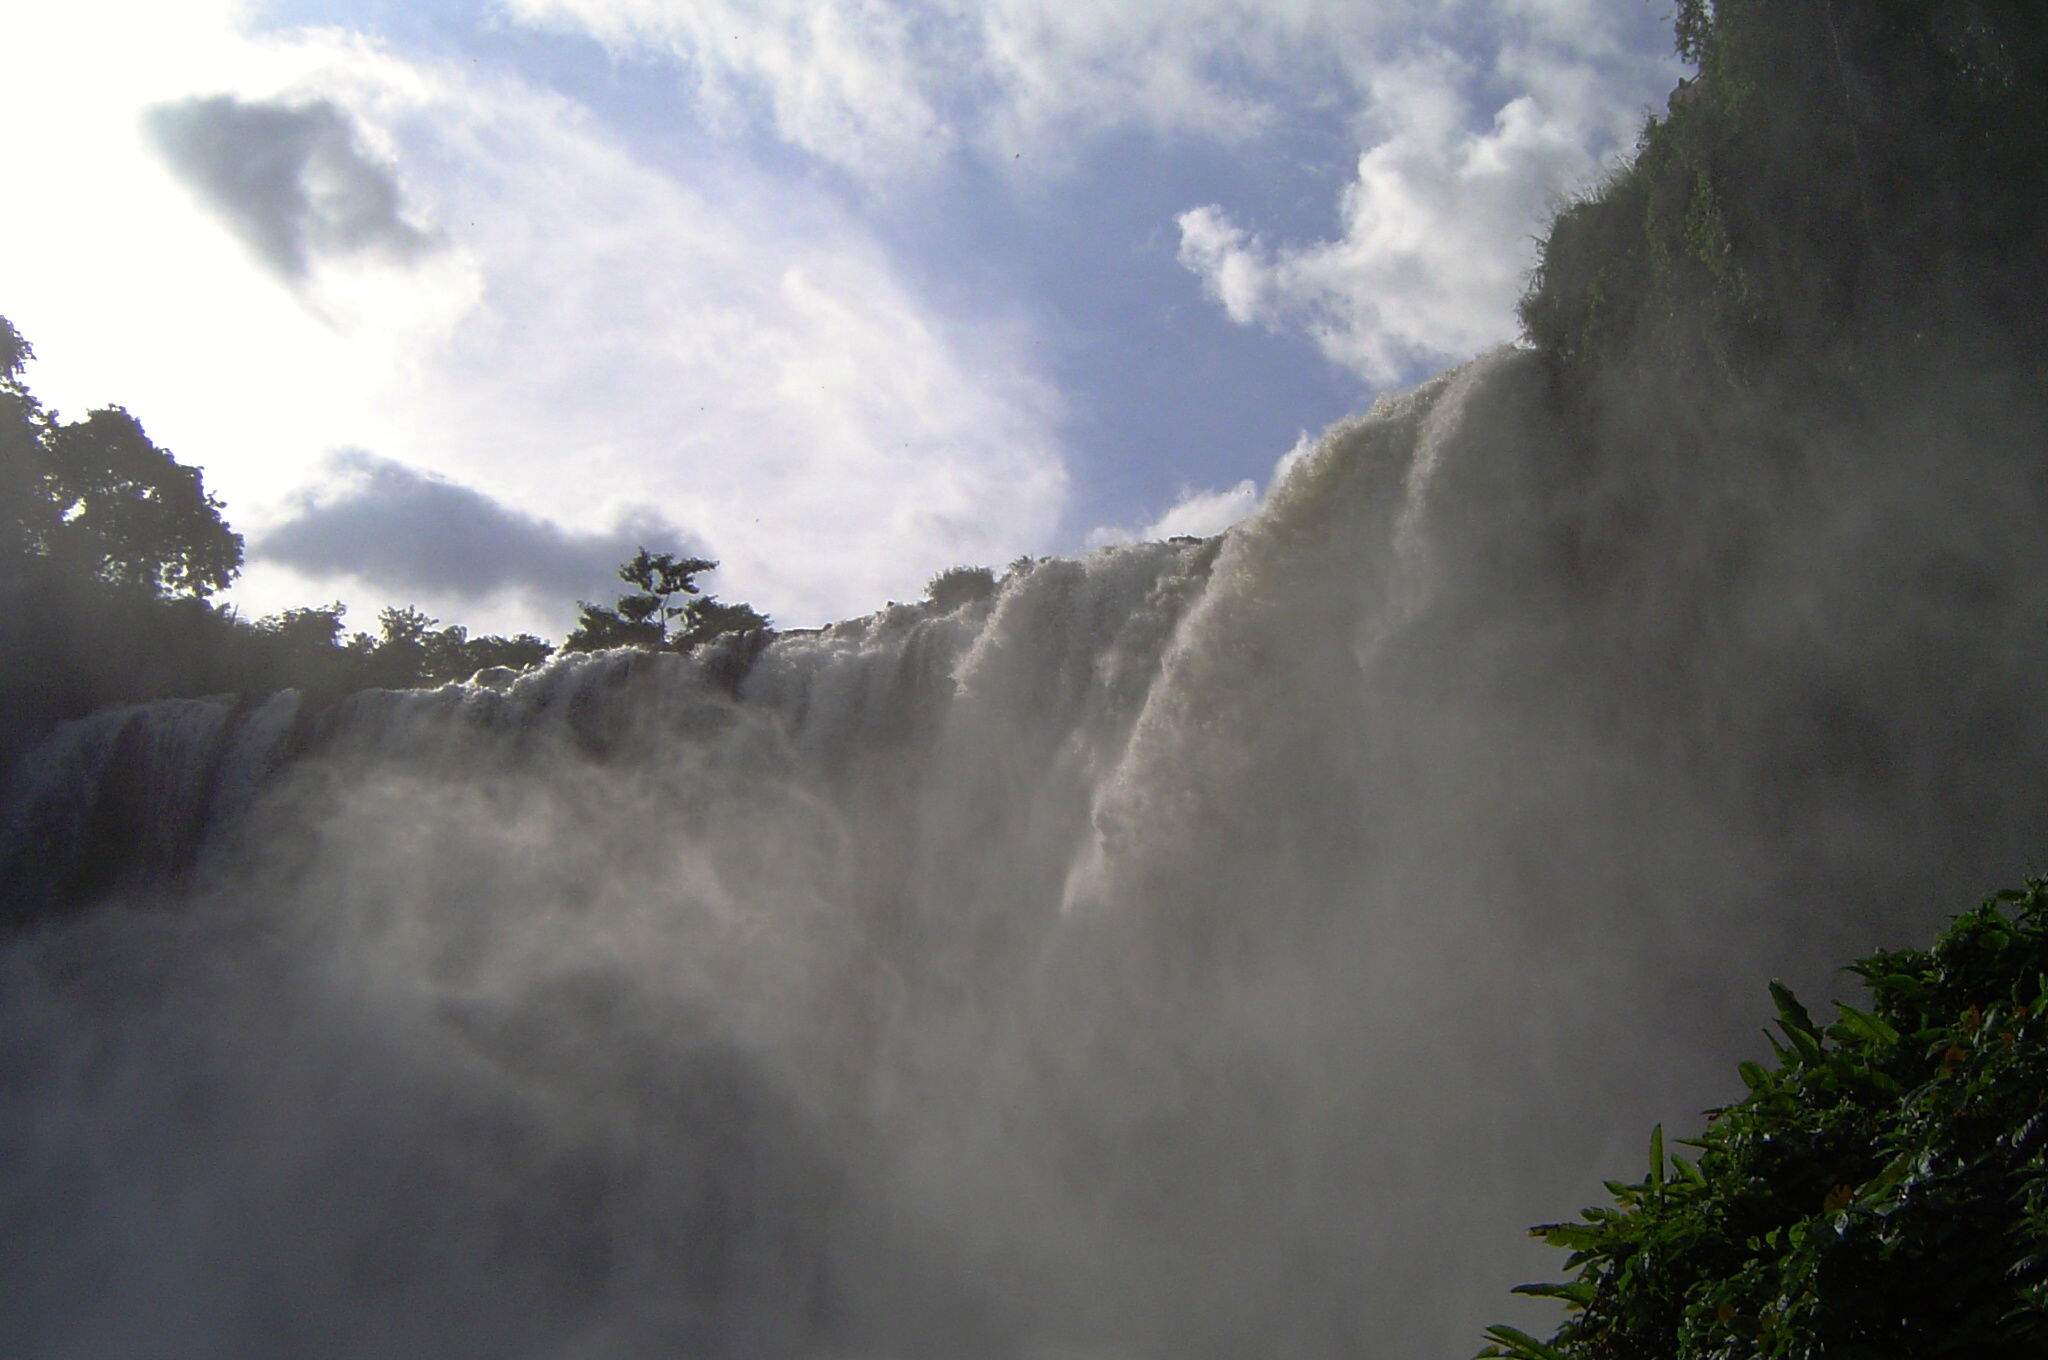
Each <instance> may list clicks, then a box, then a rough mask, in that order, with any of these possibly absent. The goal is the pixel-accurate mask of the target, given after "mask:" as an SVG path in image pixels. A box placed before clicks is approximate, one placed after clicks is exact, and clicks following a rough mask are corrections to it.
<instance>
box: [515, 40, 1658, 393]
mask: <svg viewBox="0 0 2048 1360" xmlns="http://www.w3.org/2000/svg"><path fill="white" fill-rule="evenodd" d="M504 3H505V4H506V5H507V7H508V9H509V10H510V11H511V13H512V14H513V15H514V16H515V17H516V18H518V19H520V20H522V21H524V22H527V23H534V24H548V25H554V26H567V27H573V28H578V29H581V30H582V31H585V32H588V33H590V34H593V35H595V36H596V37H598V38H599V39H601V40H603V41H605V42H607V43H610V44H612V45H614V46H615V47H619V48H626V49H631V50H634V51H636V52H641V53H647V52H654V53H660V54H665V55H666V56H668V57H670V58H672V59H673V60H675V61H676V62H677V63H678V65H679V66H680V67H681V68H682V69H684V70H686V71H688V72H689V73H690V75H691V77H692V79H693V81H694V83H695V88H697V89H698V91H699V92H700V94H701V95H702V96H703V97H704V100H705V102H706V107H708V108H711V109H712V110H714V111H716V112H718V113H720V114H722V115H724V116H726V117H730V118H737V119H741V120H745V119H747V118H749V117H750V116H759V117H760V119H761V120H762V121H763V122H764V123H765V125H766V126H768V127H771V128H772V129H773V131H774V132H775V133H776V134H777V135H778V136H780V137H781V138H783V139H784V140H785V141H787V142H788V143H789V144H791V145H793V146H796V147H798V148H801V149H802V150H804V151H806V152H808V153H810V154H812V155H814V156H817V157H819V158H821V159H822V160H824V161H827V162H830V163H832V164H834V165H837V166H840V167H842V168H844V169H846V170H849V171H851V172H853V173H854V174H855V175H856V176H858V177H859V179H860V180H861V182H862V183H864V184H867V185H870V186H873V185H884V184H887V183H889V182H890V181H891V180H892V179H893V178H894V177H897V176H901V175H903V174H905V173H907V172H912V171H917V170H920V169H929V168H930V167H932V166H933V165H935V164H937V163H938V162H939V161H941V160H942V159H943V158H945V157H946V156H949V155H954V154H968V155H978V156H980V157H982V158H984V159H985V160H987V161H989V162H991V163H993V164H995V165H997V166H999V167H1002V168H1003V169H1004V170H1005V171H1006V172H1012V173H1014V172H1016V171H1017V170H1018V169H1019V168H1020V167H1021V170H1022V172H1023V173H1033V172H1036V171H1042V170H1046V169H1048V168H1050V169H1052V170H1054V171H1057V170H1058V169H1059V168H1061V167H1064V166H1066V165H1068V164H1071V163H1072V162H1073V161H1075V160H1076V159H1077V158H1079V157H1081V156H1083V155H1085V154H1086V151H1087V148H1088V147H1089V146H1090V144H1091V141H1090V139H1091V138H1092V137H1093V136H1094V135H1095V134H1098V133H1101V132H1103V131H1106V130H1114V129H1133V128H1135V129H1142V130H1145V131H1149V132H1151V133H1154V134H1159V135H1164V136H1195V137H1202V138H1206V139H1209V140H1211V141H1212V142H1215V143H1218V144H1223V145H1231V144H1242V145H1249V144H1252V143H1255V142H1258V141H1259V140H1260V139H1261V138H1265V137H1268V136H1269V135H1270V136H1284V133H1285V129H1286V128H1287V127H1288V126H1289V124H1290V120H1292V119H1296V118H1298V117H1300V116H1302V115H1303V114H1305V113H1311V112H1320V113H1323V114H1330V113H1333V112H1334V113H1335V114H1336V115H1337V116H1339V117H1341V118H1343V119H1346V120H1348V121H1349V123H1350V124H1351V126H1353V127H1354V128H1355V129H1356V132H1357V136H1358V138H1359V146H1360V153H1359V156H1358V159H1357V162H1356V177H1355V179H1354V180H1353V181H1352V182H1351V184H1350V186H1349V187H1348V188H1347V189H1346V190H1345V191H1344V193H1343V197H1342V201H1341V202H1340V203H1339V204H1338V212H1339V216H1340V219H1341V221H1340V230H1339V232H1338V233H1337V234H1336V236H1335V237H1334V238H1332V239H1329V240H1325V241H1316V242H1308V243H1295V242H1286V241H1274V240H1269V239H1267V238H1266V237H1265V236H1264V235H1262V234H1261V233H1260V232H1259V231H1258V230H1256V229H1254V228H1252V227H1249V226H1246V225H1242V224H1241V223H1240V221H1239V220H1238V219H1237V218H1236V217H1234V216H1233V215H1232V212H1231V210H1230V208H1229V206H1228V205H1219V204H1210V205H1207V206H1194V207H1192V208H1191V209H1190V210H1189V211H1188V212H1186V213H1184V214H1183V215H1182V216H1181V217H1180V219H1179V225H1180V229H1181V233H1182V240H1181V259H1182V262H1183V263H1184V264H1185V265H1186V266H1187V267H1188V268H1189V269H1190V270H1192V271H1194V272H1195V273H1196V274H1197V275H1198V276H1199V277H1200V278H1201V280H1202V282H1203V285H1204V287H1205V288H1206V290H1207V291H1208V292H1209V294H1210V295H1211V296H1212V297H1213V298H1215V299H1216V300H1217V301H1218V302H1220V303H1221V304H1222V305H1223V306H1224V308H1225V309H1226V310H1227V312H1228V313H1229V315H1230V316H1231V317H1232V319H1234V320H1236V321H1238V322H1239V323H1241V324H1247V325H1251V324H1256V325H1261V326H1265V327H1268V328H1270V329H1273V330H1275V331H1298V332H1301V333H1304V334H1306V335H1309V336H1311V337H1312V338H1313V339H1314V340H1315V342H1316V343H1317V344H1318V345H1319V346H1320V347H1321V348H1322V350H1323V352H1324V353H1325V354H1326V355H1328V356H1329V358H1330V359H1331V360H1332V361H1333V362H1335V363H1337V364H1340V365H1342V366H1344V367H1346V368H1349V369H1351V370H1353V371H1355V372H1357V373H1358V374H1360V375H1361V376H1362V377H1364V378H1365V379H1367V380H1368V381H1369V382H1372V383H1374V384H1386V383H1390V382H1396V381H1402V380H1408V379H1412V378H1414V377H1415V376H1417V375H1418V374H1419V373H1420V372H1421V371H1422V370H1424V369H1427V368H1429V367H1434V366H1437V365H1440V364H1442V363H1445V362H1448V361H1451V360H1454V359H1457V358H1461V357H1464V356H1467V355H1470V354H1472V353H1475V352H1477V351H1478V350H1481V349H1484V348H1486V347H1487V346H1489V345H1492V344H1494V343H1496V342H1498V341H1500V340H1502V339H1504V338H1507V337H1508V336H1509V335H1511V334H1512V333H1513V330H1514V318H1513V305H1514V301H1515V299H1516V297H1517V296H1518V295H1519V293H1520V290H1521V285H1522V277H1523V274H1524V272H1525V270H1526V268H1527V266H1528V264H1529V262H1530V242H1531V239H1532V238H1533V237H1534V236H1535V235H1536V234H1537V233H1538V232H1540V230H1541V229H1542V226H1543V222H1544V218H1545V214H1546V212H1547V211H1548V209H1549V208H1550V207H1551V206H1552V205H1553V204H1554V203H1555V202H1556V201H1557V200H1558V199H1559V198H1560V197H1561V196H1563V195H1565V194H1568V193H1569V192H1571V191H1573V190H1575V189H1576V188H1578V187H1580V186H1582V185H1584V184H1585V183H1587V182H1588V181H1589V180H1590V179H1591V178H1593V177H1594V176H1595V175H1596V174H1597V172H1598V169H1599V167H1600V165H1601V163H1602V161H1603V158H1606V157H1608V156H1610V155H1612V154H1613V153H1614V152H1615V151H1617V150H1618V149H1620V148H1623V147H1625V145H1626V143H1627V140H1628V138H1629V136H1630V135H1631V133H1632V132H1633V130H1634V127H1635V124H1636V122H1637V120H1638V117H1639V111H1640V109H1641V108H1642V107H1643V106H1644V105H1646V104H1647V103H1649V102H1650V101H1651V100H1653V99H1654V98H1655V97H1656V96H1657V94H1658V93H1660V91H1661V90H1662V89H1663V88H1664V87H1666V86H1668V84H1669V83H1670V78H1671V75H1672V70H1671V67H1670V64H1669V62H1668V61H1663V60H1660V59H1658V57H1657V56H1655V55H1654V53H1655V52H1657V51H1659V50H1661V47H1662V43H1663V41H1664V40H1663V39H1662V38H1661V36H1659V29H1658V20H1657V17H1656V16H1654V15H1652V14H1650V13H1649V12H1648V11H1647V10H1640V11H1639V10H1638V9H1636V8H1633V7H1624V6H1616V5H1613V4H1601V3H1596V0H1463V2H1462V3H1451V4H1423V3H1419V0H1392V2H1391V3H1377V4H1359V3H1357V2H1356V0H1095V2H1093V3H1077V0H775V2H774V3H762V2H761V0H746V2H745V3H742V0H689V2H687V3H685V2H684V0H504ZM1268 149H1269V150H1270V147H1269V148H1268Z"/></svg>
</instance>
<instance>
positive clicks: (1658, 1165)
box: [1650, 1124, 1664, 1190]
mask: <svg viewBox="0 0 2048 1360" xmlns="http://www.w3.org/2000/svg"><path fill="white" fill-rule="evenodd" d="M1663 1187H1664V1126H1663V1125H1662V1124H1657V1125H1653V1126H1652V1127H1651V1129H1650V1188H1651V1189H1653V1190H1661V1189H1662V1188H1663Z"/></svg>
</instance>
